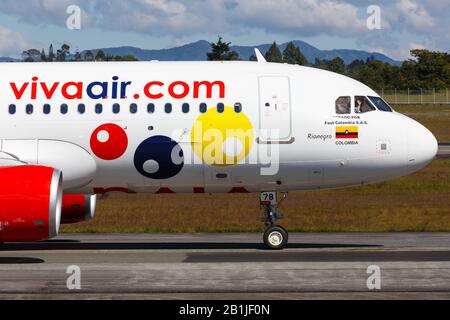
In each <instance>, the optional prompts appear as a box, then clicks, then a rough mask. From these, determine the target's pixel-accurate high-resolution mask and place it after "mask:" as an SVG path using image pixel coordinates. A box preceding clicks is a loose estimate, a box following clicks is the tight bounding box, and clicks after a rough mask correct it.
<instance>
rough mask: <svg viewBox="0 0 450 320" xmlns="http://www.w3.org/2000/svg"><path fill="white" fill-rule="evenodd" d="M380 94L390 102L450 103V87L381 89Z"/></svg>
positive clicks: (414, 103) (406, 103)
mask: <svg viewBox="0 0 450 320" xmlns="http://www.w3.org/2000/svg"><path fill="white" fill-rule="evenodd" d="M376 91H377V92H378V94H379V95H380V96H381V97H382V98H383V99H384V100H386V101H387V102H388V103H390V104H397V105H408V104H410V105H416V104H450V97H449V94H450V89H444V90H436V89H422V88H418V89H412V88H408V89H383V88H382V89H379V90H376Z"/></svg>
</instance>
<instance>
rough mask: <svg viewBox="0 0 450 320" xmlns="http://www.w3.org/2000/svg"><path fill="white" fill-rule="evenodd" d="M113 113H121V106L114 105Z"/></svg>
mask: <svg viewBox="0 0 450 320" xmlns="http://www.w3.org/2000/svg"><path fill="white" fill-rule="evenodd" d="M112 111H113V113H115V114H117V113H119V112H120V104H118V103H114V104H113V106H112Z"/></svg>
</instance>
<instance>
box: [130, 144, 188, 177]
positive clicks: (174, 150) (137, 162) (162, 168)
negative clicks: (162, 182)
mask: <svg viewBox="0 0 450 320" xmlns="http://www.w3.org/2000/svg"><path fill="white" fill-rule="evenodd" d="M183 165H184V157H183V150H182V149H181V147H180V145H179V144H178V143H176V142H175V141H173V140H172V139H170V138H169V137H166V136H153V137H150V138H148V139H146V140H144V141H142V142H141V144H140V145H139V147H137V149H136V152H135V153H134V166H135V167H136V170H137V171H139V173H140V174H142V175H143V176H145V177H147V178H151V179H168V178H171V177H173V176H176V175H177V174H178V173H179V172H180V171H181V169H182V168H183Z"/></svg>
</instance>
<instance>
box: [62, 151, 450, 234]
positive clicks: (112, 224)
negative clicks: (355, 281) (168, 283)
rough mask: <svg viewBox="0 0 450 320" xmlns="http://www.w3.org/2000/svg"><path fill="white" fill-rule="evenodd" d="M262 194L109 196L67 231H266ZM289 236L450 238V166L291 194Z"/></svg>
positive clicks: (445, 162)
mask: <svg viewBox="0 0 450 320" xmlns="http://www.w3.org/2000/svg"><path fill="white" fill-rule="evenodd" d="M258 208H259V207H258V201H257V195H256V194H214V195H209V194H203V195H202V194H194V195H191V194H159V195H120V194H116V195H111V196H110V197H109V198H107V199H105V200H100V201H98V208H97V213H96V217H95V219H94V220H93V221H91V222H85V223H81V224H77V225H71V226H63V228H62V230H63V231H64V232H229V231H235V232H240V231H247V232H256V231H261V230H262V223H261V222H259V217H260V215H261V211H260V210H259V209H258ZM281 211H282V212H284V213H285V216H286V218H285V219H284V220H283V221H282V225H283V226H285V227H286V228H288V229H289V230H290V231H304V232H305V231H306V232H321V231H450V159H436V160H435V161H434V162H433V163H432V164H431V165H430V166H428V167H427V168H425V169H424V170H422V171H420V172H417V173H415V174H413V175H410V176H407V177H403V178H400V179H397V180H394V181H391V182H384V183H378V184H375V185H369V186H364V187H354V188H349V189H339V190H323V191H307V192H291V193H290V194H289V197H288V199H287V200H286V201H285V203H284V204H283V206H282V210H281Z"/></svg>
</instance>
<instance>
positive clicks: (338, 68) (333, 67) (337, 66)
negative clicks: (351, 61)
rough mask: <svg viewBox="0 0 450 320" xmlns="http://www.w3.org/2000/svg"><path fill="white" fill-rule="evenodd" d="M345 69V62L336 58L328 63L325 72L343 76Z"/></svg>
mask: <svg viewBox="0 0 450 320" xmlns="http://www.w3.org/2000/svg"><path fill="white" fill-rule="evenodd" d="M345 69H346V66H345V62H344V60H342V58H341V57H336V58H334V59H333V60H331V61H329V62H328V68H327V70H329V71H332V72H336V73H340V74H345Z"/></svg>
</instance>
